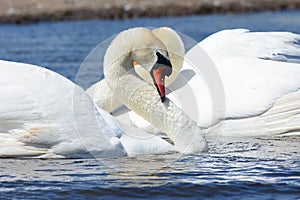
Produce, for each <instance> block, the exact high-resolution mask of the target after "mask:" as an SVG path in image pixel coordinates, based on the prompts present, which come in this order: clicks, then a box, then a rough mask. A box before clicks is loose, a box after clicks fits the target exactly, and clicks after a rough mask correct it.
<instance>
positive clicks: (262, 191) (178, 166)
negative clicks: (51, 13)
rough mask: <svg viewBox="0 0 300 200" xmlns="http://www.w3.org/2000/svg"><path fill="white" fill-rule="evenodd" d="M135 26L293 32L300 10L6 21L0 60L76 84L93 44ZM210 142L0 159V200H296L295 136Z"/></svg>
mask: <svg viewBox="0 0 300 200" xmlns="http://www.w3.org/2000/svg"><path fill="white" fill-rule="evenodd" d="M136 26H146V27H159V26H169V27H172V28H174V29H175V30H177V31H180V32H182V33H185V34H186V35H189V36H190V37H192V38H194V39H195V40H196V41H201V40H202V39H203V38H205V37H206V36H208V35H210V34H212V33H214V32H216V31H219V30H222V29H230V28H247V29H250V30H252V31H291V32H295V33H300V12H299V11H293V12H265V13H254V14H241V15H204V16H189V17H177V18H143V19H132V20H117V21H111V20H92V21H82V22H55V23H48V22H44V23H37V24H26V25H13V24H6V25H0V44H1V48H0V59H4V60H12V61H19V62H25V63H31V64H35V65H40V66H44V67H47V68H49V69H51V70H54V71H56V72H58V73H60V74H62V75H63V76H66V77H67V78H69V79H71V80H75V76H76V72H77V70H78V69H79V66H80V64H81V62H82V61H83V60H84V58H85V56H86V55H87V54H88V53H89V52H90V51H91V50H92V49H93V48H94V47H95V46H96V45H97V44H98V43H99V42H101V41H102V40H104V39H106V38H107V37H110V36H112V35H114V34H116V33H118V32H119V31H121V30H124V29H127V28H130V27H136ZM0 73H1V72H0ZM209 145H210V150H209V152H208V153H205V154H201V155H197V156H181V155H177V154H171V155H160V156H158V155H152V156H140V157H136V158H118V159H102V160H95V159H81V160H73V159H60V160H59V159H58V160H55V159H54V160H42V159H41V160H35V159H1V160H0V199H28V198H30V199H50V198H65V199H93V198H95V199H117V198H121V199H131V198H146V197H147V198H150V199H254V198H255V199H300V138H299V137H273V138H247V139H245V138H219V139H218V140H217V141H215V142H213V143H212V144H209Z"/></svg>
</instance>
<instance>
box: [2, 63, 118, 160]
mask: <svg viewBox="0 0 300 200" xmlns="http://www.w3.org/2000/svg"><path fill="white" fill-rule="evenodd" d="M0 71H1V73H0V85H1V88H0V132H1V136H0V141H1V143H0V156H2V157H3V156H50V157H53V156H54V157H55V156H56V155H57V156H66V157H77V156H79V157H81V156H82V154H88V152H87V149H86V147H85V146H84V145H85V144H89V147H88V149H89V150H90V151H95V153H103V154H105V153H106V154H107V155H108V156H112V154H114V155H120V154H124V151H123V150H122V148H119V150H120V151H117V150H116V149H115V147H114V146H113V145H112V144H111V143H110V141H109V139H112V138H113V137H114V136H116V135H117V134H118V132H117V131H116V130H113V129H111V128H110V127H108V126H107V123H106V122H105V120H104V119H103V117H102V116H101V115H100V114H99V113H98V111H97V110H96V107H95V106H94V104H93V102H92V101H91V100H90V98H89V97H88V95H87V94H86V93H85V92H84V91H83V90H82V89H81V88H80V87H78V86H76V85H75V84H73V83H72V82H71V81H69V80H68V79H66V78H64V77H63V76H60V75H59V74H57V73H55V72H52V71H50V70H47V69H45V68H41V67H37V66H33V65H29V64H21V63H14V62H7V61H0ZM114 131H115V132H114ZM110 150H111V152H110Z"/></svg>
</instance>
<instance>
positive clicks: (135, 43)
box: [104, 28, 172, 102]
mask: <svg viewBox="0 0 300 200" xmlns="http://www.w3.org/2000/svg"><path fill="white" fill-rule="evenodd" d="M116 63H118V64H119V65H126V66H123V67H125V68H126V70H127V71H128V72H131V73H132V72H135V70H134V66H140V67H142V68H143V70H145V71H146V72H147V73H148V74H149V75H150V76H151V79H152V81H153V83H154V85H155V87H156V88H157V91H158V93H159V95H160V97H161V100H162V101H163V102H164V101H165V99H166V94H165V77H166V76H170V75H171V74H172V64H171V62H170V58H169V56H168V52H167V49H166V47H165V46H164V44H163V43H162V42H161V41H160V40H159V39H158V38H157V37H156V36H155V35H154V34H153V33H152V32H151V31H150V30H148V29H146V28H133V29H129V30H126V31H123V32H121V33H120V34H119V35H118V36H117V37H116V38H115V39H114V41H113V42H112V43H111V45H110V47H109V48H108V50H107V52H106V55H105V59H104V69H106V68H109V66H110V65H116ZM110 73H117V72H110ZM106 77H107V74H106Z"/></svg>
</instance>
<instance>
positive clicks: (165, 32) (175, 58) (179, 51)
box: [134, 27, 185, 86]
mask: <svg viewBox="0 0 300 200" xmlns="http://www.w3.org/2000/svg"><path fill="white" fill-rule="evenodd" d="M151 31H152V33H153V34H154V35H155V36H156V37H157V38H158V39H159V40H160V41H161V42H162V43H163V45H164V46H165V47H166V49H167V51H168V56H169V60H170V61H171V64H172V74H171V75H170V76H168V77H166V79H165V85H166V86H168V85H170V84H171V83H172V82H173V81H174V80H175V78H176V77H177V75H178V74H179V72H180V70H181V68H182V65H183V58H184V53H185V49H184V45H183V42H182V40H181V38H180V36H179V35H178V34H177V33H176V32H175V31H174V30H173V29H171V28H168V27H160V28H156V29H153V30H151ZM134 66H135V67H134V69H135V71H136V73H137V74H138V75H139V76H140V77H141V78H142V79H144V80H145V81H147V82H148V83H151V82H152V80H153V79H152V77H151V75H150V74H149V73H148V72H147V71H146V70H145V69H144V68H143V67H141V66H139V65H138V63H135V65H134Z"/></svg>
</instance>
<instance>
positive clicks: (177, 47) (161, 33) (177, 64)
mask: <svg viewBox="0 0 300 200" xmlns="http://www.w3.org/2000/svg"><path fill="white" fill-rule="evenodd" d="M150 31H151V32H152V33H153V34H154V35H155V36H156V37H157V38H158V39H159V40H160V41H161V42H162V43H163V44H164V46H165V47H166V48H167V51H168V56H169V58H170V62H171V63H172V74H171V75H170V76H168V77H166V78H165V85H166V86H169V85H170V84H171V83H172V82H173V81H174V80H175V79H176V77H177V75H178V74H179V72H180V70H181V68H182V65H183V56H184V53H185V49H184V44H183V42H182V40H181V38H180V36H179V35H178V34H177V33H176V32H175V31H174V30H173V29H171V28H169V27H160V28H156V29H153V30H150ZM134 70H135V71H136V73H137V74H138V75H139V76H140V77H141V78H143V79H144V80H145V81H147V82H148V83H152V78H151V76H150V74H149V72H147V71H146V70H145V69H144V68H143V67H141V66H140V65H139V64H136V65H135V66H134ZM86 92H87V94H88V95H89V96H90V97H91V98H92V99H93V101H94V103H95V104H96V105H98V107H100V108H102V109H103V110H105V111H106V112H109V113H111V112H113V111H114V110H115V109H116V108H118V107H119V106H121V105H122V103H121V102H120V101H119V100H118V98H117V97H114V95H116V94H114V93H113V92H111V90H110V88H109V86H108V84H107V82H106V80H105V79H102V80H101V81H99V82H97V83H95V84H93V85H92V86H90V87H89V88H88V89H87V90H86Z"/></svg>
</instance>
